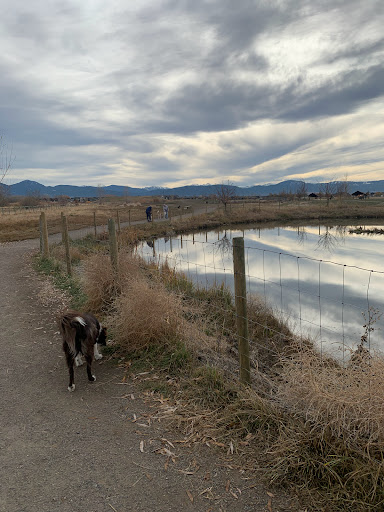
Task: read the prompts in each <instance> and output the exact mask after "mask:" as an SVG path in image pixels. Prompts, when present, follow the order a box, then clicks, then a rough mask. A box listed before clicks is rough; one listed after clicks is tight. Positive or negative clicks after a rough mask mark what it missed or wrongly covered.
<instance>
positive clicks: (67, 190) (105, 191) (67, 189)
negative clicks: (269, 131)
mask: <svg viewBox="0 0 384 512" xmlns="http://www.w3.org/2000/svg"><path fill="white" fill-rule="evenodd" d="M337 183H338V182H333V184H337ZM331 185H332V183H331ZM221 186H222V185H221V184H217V185H210V184H208V185H187V186H184V187H176V188H163V187H146V188H134V187H127V186H122V185H109V186H107V187H92V186H76V185H55V186H45V185H42V184H41V183H38V182H37V181H29V180H24V181H20V182H19V183H15V184H14V185H3V187H5V189H6V190H7V192H8V193H9V194H10V195H13V196H27V195H39V196H40V197H44V196H45V197H57V196H62V195H65V196H69V197H100V196H108V195H111V196H121V197H128V196H158V195H161V196H170V195H172V196H179V197H192V196H209V195H211V194H216V193H217V190H218V188H219V187H221ZM231 186H232V185H231ZM232 187H233V189H234V191H235V194H236V195H238V196H267V195H269V194H282V193H295V192H297V191H298V190H299V189H300V188H301V189H302V187H303V182H302V181H295V180H287V181H282V182H281V183H276V184H265V185H253V186H250V187H237V186H232ZM305 187H306V192H307V193H308V194H310V193H312V192H314V193H318V192H319V191H320V190H321V189H322V188H323V187H324V184H323V183H305ZM357 190H359V191H360V192H384V180H380V181H370V182H363V181H348V191H349V193H353V192H355V191H357Z"/></svg>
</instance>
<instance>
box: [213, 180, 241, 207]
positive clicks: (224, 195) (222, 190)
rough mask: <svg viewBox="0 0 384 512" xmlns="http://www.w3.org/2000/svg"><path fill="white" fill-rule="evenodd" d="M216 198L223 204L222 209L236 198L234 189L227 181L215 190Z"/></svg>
mask: <svg viewBox="0 0 384 512" xmlns="http://www.w3.org/2000/svg"><path fill="white" fill-rule="evenodd" d="M216 197H217V199H218V200H219V201H220V203H223V205H224V208H225V209H227V204H228V203H230V202H231V201H232V200H233V199H234V198H235V197H236V187H235V186H234V185H233V184H232V183H230V182H229V181H228V182H227V184H226V185H225V184H224V183H222V184H221V185H218V186H217V188H216Z"/></svg>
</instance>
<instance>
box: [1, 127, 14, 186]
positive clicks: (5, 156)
mask: <svg viewBox="0 0 384 512" xmlns="http://www.w3.org/2000/svg"><path fill="white" fill-rule="evenodd" d="M14 161H15V157H14V156H13V145H11V147H10V148H9V147H8V145H7V144H6V143H5V142H4V140H3V137H0V183H3V181H4V179H5V177H6V175H7V174H8V172H9V170H10V168H11V166H12V164H13V162H14Z"/></svg>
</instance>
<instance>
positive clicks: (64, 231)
mask: <svg viewBox="0 0 384 512" xmlns="http://www.w3.org/2000/svg"><path fill="white" fill-rule="evenodd" d="M61 235H62V242H63V244H64V247H65V260H66V262H67V274H68V275H69V276H71V275H72V265H71V252H70V250H69V235H68V223H67V217H66V216H65V215H64V213H63V212H62V213H61Z"/></svg>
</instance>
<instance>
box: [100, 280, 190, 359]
mask: <svg viewBox="0 0 384 512" xmlns="http://www.w3.org/2000/svg"><path fill="white" fill-rule="evenodd" d="M109 323H110V324H111V325H113V333H114V336H115V340H116V343H117V344H118V345H119V346H120V347H121V348H123V349H125V350H128V351H133V350H139V349H143V348H146V347H148V346H151V345H154V344H155V345H161V346H165V345H172V344H174V343H175V341H178V340H180V339H183V338H184V332H185V329H184V324H185V321H184V318H183V307H182V304H181V301H180V299H179V298H178V297H177V296H176V295H174V294H171V293H169V292H167V291H166V290H165V288H164V287H163V286H162V285H161V283H159V282H153V283H150V282H149V281H148V280H147V279H145V278H144V277H141V278H138V277H136V278H133V279H130V280H129V283H127V286H126V287H125V288H124V290H123V292H122V293H121V295H120V296H119V297H118V298H117V299H116V301H115V304H114V313H113V314H112V315H111V317H110V318H109Z"/></svg>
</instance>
